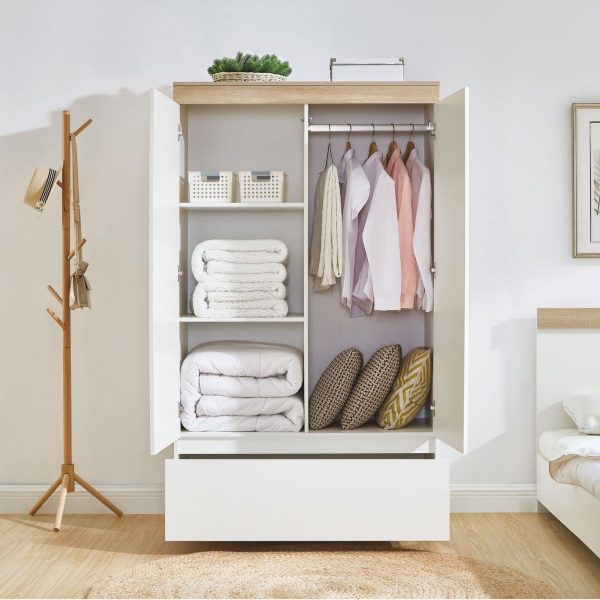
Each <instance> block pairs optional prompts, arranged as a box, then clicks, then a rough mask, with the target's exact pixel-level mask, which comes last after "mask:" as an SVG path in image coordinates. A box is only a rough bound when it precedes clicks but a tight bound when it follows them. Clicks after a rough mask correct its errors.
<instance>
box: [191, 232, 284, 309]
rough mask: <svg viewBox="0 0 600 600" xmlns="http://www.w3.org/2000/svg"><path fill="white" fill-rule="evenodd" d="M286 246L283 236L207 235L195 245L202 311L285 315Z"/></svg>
mask: <svg viewBox="0 0 600 600" xmlns="http://www.w3.org/2000/svg"><path fill="white" fill-rule="evenodd" d="M287 253H288V251H287V247H286V245H285V244H284V243H283V242H281V241H279V240H206V241H204V242H201V243H200V244H198V245H197V246H196V248H194V252H193V253H192V273H193V274H194V277H195V278H196V281H197V282H198V285H197V286H196V289H195V290H194V293H193V295H192V308H193V310H194V314H195V315H196V316H197V317H209V318H214V319H223V318H225V319H227V318H241V317H285V316H286V315H287V313H288V305H287V302H286V301H285V297H286V288H285V285H284V283H283V282H284V281H285V278H286V268H285V266H284V265H283V262H284V261H285V259H286V258H287Z"/></svg>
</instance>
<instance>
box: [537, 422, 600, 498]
mask: <svg viewBox="0 0 600 600" xmlns="http://www.w3.org/2000/svg"><path fill="white" fill-rule="evenodd" d="M539 451H540V454H541V455H542V456H543V457H544V458H545V459H546V460H547V461H548V464H549V471H550V476H551V477H552V478H553V479H554V480H555V481H558V482H559V483H569V484H572V485H579V486H581V487H582V488H584V489H585V490H586V491H588V492H589V493H590V494H592V495H593V496H595V497H596V498H598V499H599V500H600V435H589V434H585V433H581V432H580V431H578V430H577V429H555V430H552V431H545V432H544V433H542V435H541V436H540V441H539Z"/></svg>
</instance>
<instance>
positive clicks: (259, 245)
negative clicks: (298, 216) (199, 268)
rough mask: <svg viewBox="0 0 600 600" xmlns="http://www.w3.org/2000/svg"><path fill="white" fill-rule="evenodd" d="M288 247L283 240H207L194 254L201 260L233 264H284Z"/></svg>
mask: <svg viewBox="0 0 600 600" xmlns="http://www.w3.org/2000/svg"><path fill="white" fill-rule="evenodd" d="M287 254H288V250H287V246H286V245H285V244H284V243H283V242H282V241H281V240H205V241H203V242H200V243H199V244H198V245H197V246H196V247H195V248H194V252H193V253H192V262H193V261H194V255H196V256H199V257H200V260H202V261H204V262H208V261H210V260H220V261H224V262H232V263H255V264H256V263H266V262H283V261H284V260H285V259H286V258H287Z"/></svg>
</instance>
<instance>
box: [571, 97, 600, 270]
mask: <svg viewBox="0 0 600 600" xmlns="http://www.w3.org/2000/svg"><path fill="white" fill-rule="evenodd" d="M573 256H574V258H600V104H573Z"/></svg>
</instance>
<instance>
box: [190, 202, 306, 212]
mask: <svg viewBox="0 0 600 600" xmlns="http://www.w3.org/2000/svg"><path fill="white" fill-rule="evenodd" d="M179 208H181V209H183V210H200V211H224V212H245V211H256V212H258V211H266V210H274V211H279V210H284V211H288V210H303V209H304V202H254V203H252V202H211V203H208V202H207V203H204V204H192V203H190V202H181V203H180V204H179Z"/></svg>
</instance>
